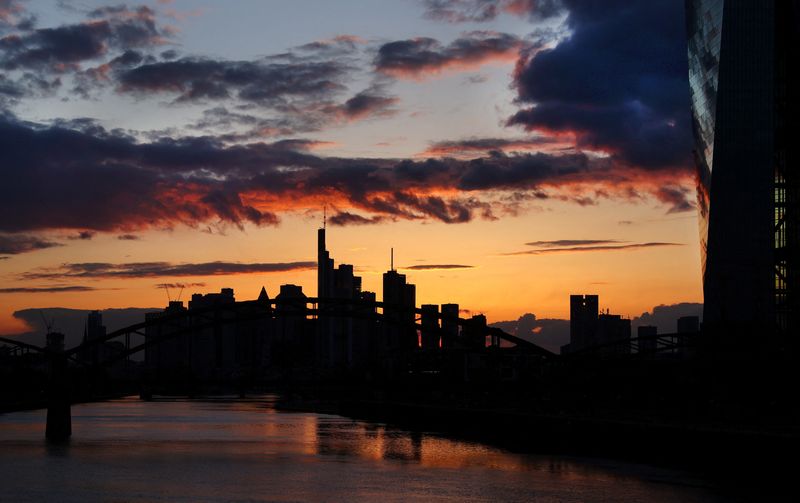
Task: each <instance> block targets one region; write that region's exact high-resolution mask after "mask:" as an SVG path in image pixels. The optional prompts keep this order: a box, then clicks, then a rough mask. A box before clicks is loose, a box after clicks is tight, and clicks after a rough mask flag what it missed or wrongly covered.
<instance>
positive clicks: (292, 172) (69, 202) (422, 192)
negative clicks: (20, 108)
mask: <svg viewBox="0 0 800 503" xmlns="http://www.w3.org/2000/svg"><path fill="white" fill-rule="evenodd" d="M320 145H324V142H319V141H309V140H303V139H292V140H286V141H281V142H275V143H271V144H270V143H251V144H246V145H238V144H237V145H226V144H225V143H224V142H223V141H222V140H220V139H219V138H214V137H205V136H203V137H184V138H170V137H162V138H159V139H157V140H154V141H151V142H146V143H140V142H138V141H137V140H136V139H134V138H132V137H130V136H128V135H126V134H124V133H122V132H118V131H107V130H105V129H103V128H102V127H101V126H99V125H98V124H97V123H95V122H94V121H91V120H81V119H78V120H72V121H62V122H58V121H56V122H54V124H52V125H50V126H42V125H36V124H31V123H23V122H20V121H17V120H14V119H13V118H10V117H7V116H5V117H4V116H0V151H2V152H3V163H2V164H0V178H2V180H3V183H2V184H0V215H14V218H1V217H0V231H5V232H16V233H19V232H25V231H31V230H43V229H78V230H80V231H106V232H114V231H118V232H121V233H123V234H132V232H133V231H136V230H139V229H146V228H171V227H174V226H175V225H187V226H193V227H198V226H200V225H203V226H207V225H210V226H226V225H234V226H238V227H242V226H243V225H244V224H245V223H251V224H254V225H259V226H265V225H276V224H277V223H278V221H279V220H278V213H279V212H283V211H287V210H292V209H300V208H305V207H308V206H310V205H318V204H319V200H320V199H321V198H322V199H325V200H327V201H329V202H330V203H331V204H334V205H336V207H337V208H340V209H341V211H344V212H348V213H351V214H352V215H355V213H352V210H361V211H362V212H366V213H367V214H366V215H362V216H363V217H364V218H366V219H370V220H371V221H373V222H377V221H379V219H381V218H401V219H409V220H417V219H434V220H439V221H442V222H446V223H459V222H468V221H470V220H472V219H474V218H484V219H494V218H497V217H496V215H495V212H496V211H500V212H512V213H513V212H517V211H518V210H519V208H520V207H522V206H523V205H524V204H526V203H527V202H529V201H538V200H542V199H547V198H551V197H552V198H558V199H563V200H565V201H571V202H574V203H577V204H581V205H588V204H595V203H596V201H597V199H599V198H621V199H624V200H629V201H633V202H640V201H641V200H642V199H643V194H651V195H653V196H656V197H661V195H660V194H661V192H660V189H661V188H662V187H664V186H666V185H665V184H664V183H661V182H660V181H659V180H655V181H654V180H650V179H642V177H641V174H640V173H636V172H629V171H625V170H624V169H623V170H620V169H615V166H614V164H613V163H612V162H611V161H610V160H609V159H607V158H595V157H591V156H587V155H586V154H583V153H580V152H571V153H560V154H546V153H541V152H539V153H520V154H514V155H505V154H502V153H499V152H492V153H490V155H488V156H486V157H481V158H477V159H470V160H458V159H452V158H442V159H427V160H419V161H415V160H399V161H398V160H394V159H358V158H338V157H320V156H317V155H314V154H313V153H312V152H311V151H310V150H312V149H313V148H314V147H316V146H320ZM587 187H589V188H587ZM332 218H334V220H333V221H332V223H333V222H335V223H345V224H354V223H364V222H363V221H362V220H360V219H359V218H358V217H353V216H347V215H344V214H343V215H342V216H341V217H338V218H337V217H332Z"/></svg>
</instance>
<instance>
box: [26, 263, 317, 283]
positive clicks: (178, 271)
mask: <svg viewBox="0 0 800 503" xmlns="http://www.w3.org/2000/svg"><path fill="white" fill-rule="evenodd" d="M316 265H317V264H316V262H274V263H239V262H204V263H197V264H173V263H170V262H133V263H123V264H111V263H105V262H87V263H79V264H75V263H67V264H62V265H61V266H58V267H54V268H42V269H38V270H34V271H29V272H27V273H24V274H22V275H21V278H22V279H54V278H126V279H128V278H156V277H179V276H226V275H233V274H257V273H272V272H285V271H302V270H307V269H313V268H314V267H316Z"/></svg>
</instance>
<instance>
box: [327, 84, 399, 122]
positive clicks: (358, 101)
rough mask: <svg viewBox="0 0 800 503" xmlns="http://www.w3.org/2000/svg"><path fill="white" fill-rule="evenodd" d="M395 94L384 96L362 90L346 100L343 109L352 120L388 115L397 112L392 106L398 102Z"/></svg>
mask: <svg viewBox="0 0 800 503" xmlns="http://www.w3.org/2000/svg"><path fill="white" fill-rule="evenodd" d="M398 101H399V100H398V98H396V97H393V96H383V95H381V94H378V93H377V92H374V91H369V90H367V91H362V92H360V93H358V94H356V95H355V96H353V97H352V98H350V99H349V100H347V101H345V102H344V105H343V106H342V108H341V110H342V113H343V114H344V116H345V117H347V118H348V119H350V120H355V119H360V118H362V117H369V116H378V115H382V116H387V115H393V114H394V113H396V110H394V109H393V108H392V107H393V106H394V105H395V104H396V103H397V102H398Z"/></svg>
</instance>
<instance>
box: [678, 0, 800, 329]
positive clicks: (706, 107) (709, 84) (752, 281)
mask: <svg viewBox="0 0 800 503" xmlns="http://www.w3.org/2000/svg"><path fill="white" fill-rule="evenodd" d="M686 16H687V36H688V52H689V84H690V88H691V96H692V112H693V119H694V121H693V122H694V136H695V160H696V165H697V180H698V183H697V193H698V208H699V213H700V243H701V252H702V262H701V263H702V271H703V291H704V296H705V307H704V316H703V317H704V323H705V324H706V326H707V327H709V328H711V329H719V330H722V331H741V332H747V333H753V331H757V332H759V333H763V334H765V335H767V336H769V335H772V334H774V335H776V336H777V339H776V342H778V343H779V344H783V342H786V341H787V340H788V339H785V338H782V337H781V335H785V334H789V333H791V332H792V331H800V326H798V310H799V305H798V297H797V295H798V259H800V248H798V239H799V235H800V226H798V192H800V190H798V187H799V185H800V184H799V183H798V178H800V177H798V170H799V169H800V162H798V147H797V146H796V145H793V138H792V136H791V135H790V131H791V130H792V126H791V125H792V124H793V123H795V122H797V117H798V115H797V113H798V110H797V98H798V93H800V81H799V80H798V66H800V51H799V50H798V48H800V37H799V36H798V27H799V26H800V0H758V1H755V0H687V1H686Z"/></svg>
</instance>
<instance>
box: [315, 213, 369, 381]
mask: <svg viewBox="0 0 800 503" xmlns="http://www.w3.org/2000/svg"><path fill="white" fill-rule="evenodd" d="M325 230H326V228H325V224H324V223H323V226H322V228H321V229H318V230H317V297H319V299H320V300H319V301H318V307H319V310H320V314H319V316H318V318H317V344H316V346H317V347H316V351H317V353H318V356H319V358H320V363H322V364H324V365H326V366H329V367H342V366H348V367H352V366H353V365H355V364H356V363H357V362H356V360H357V359H358V358H359V355H358V354H357V353H360V352H363V351H361V350H360V349H358V348H355V349H354V345H356V346H357V345H359V344H361V343H359V342H356V339H359V338H361V339H363V338H364V337H366V336H363V334H361V333H357V332H359V330H360V331H362V332H363V330H365V328H364V327H366V326H367V325H366V324H365V323H361V321H363V319H359V320H358V321H356V319H357V318H359V316H356V315H355V314H356V313H355V312H356V311H360V312H359V313H358V314H360V315H362V316H363V315H366V314H367V313H366V312H363V311H364V309H363V304H359V305H358V308H357V306H356V304H357V303H359V302H369V301H370V299H372V303H373V304H374V302H375V296H374V294H372V293H371V292H362V291H361V277H360V276H356V275H354V274H353V266H352V265H350V264H340V265H339V267H334V260H333V259H332V258H331V256H330V252H329V251H328V249H327V246H326V244H325ZM337 301H351V302H350V303H347V302H337ZM335 312H338V313H339V315H338V316H337V315H335V314H336V313H335ZM343 313H350V314H352V316H342V314H343ZM373 314H374V310H373ZM361 345H362V346H363V344H361ZM362 349H363V348H362ZM354 351H355V352H354Z"/></svg>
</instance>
